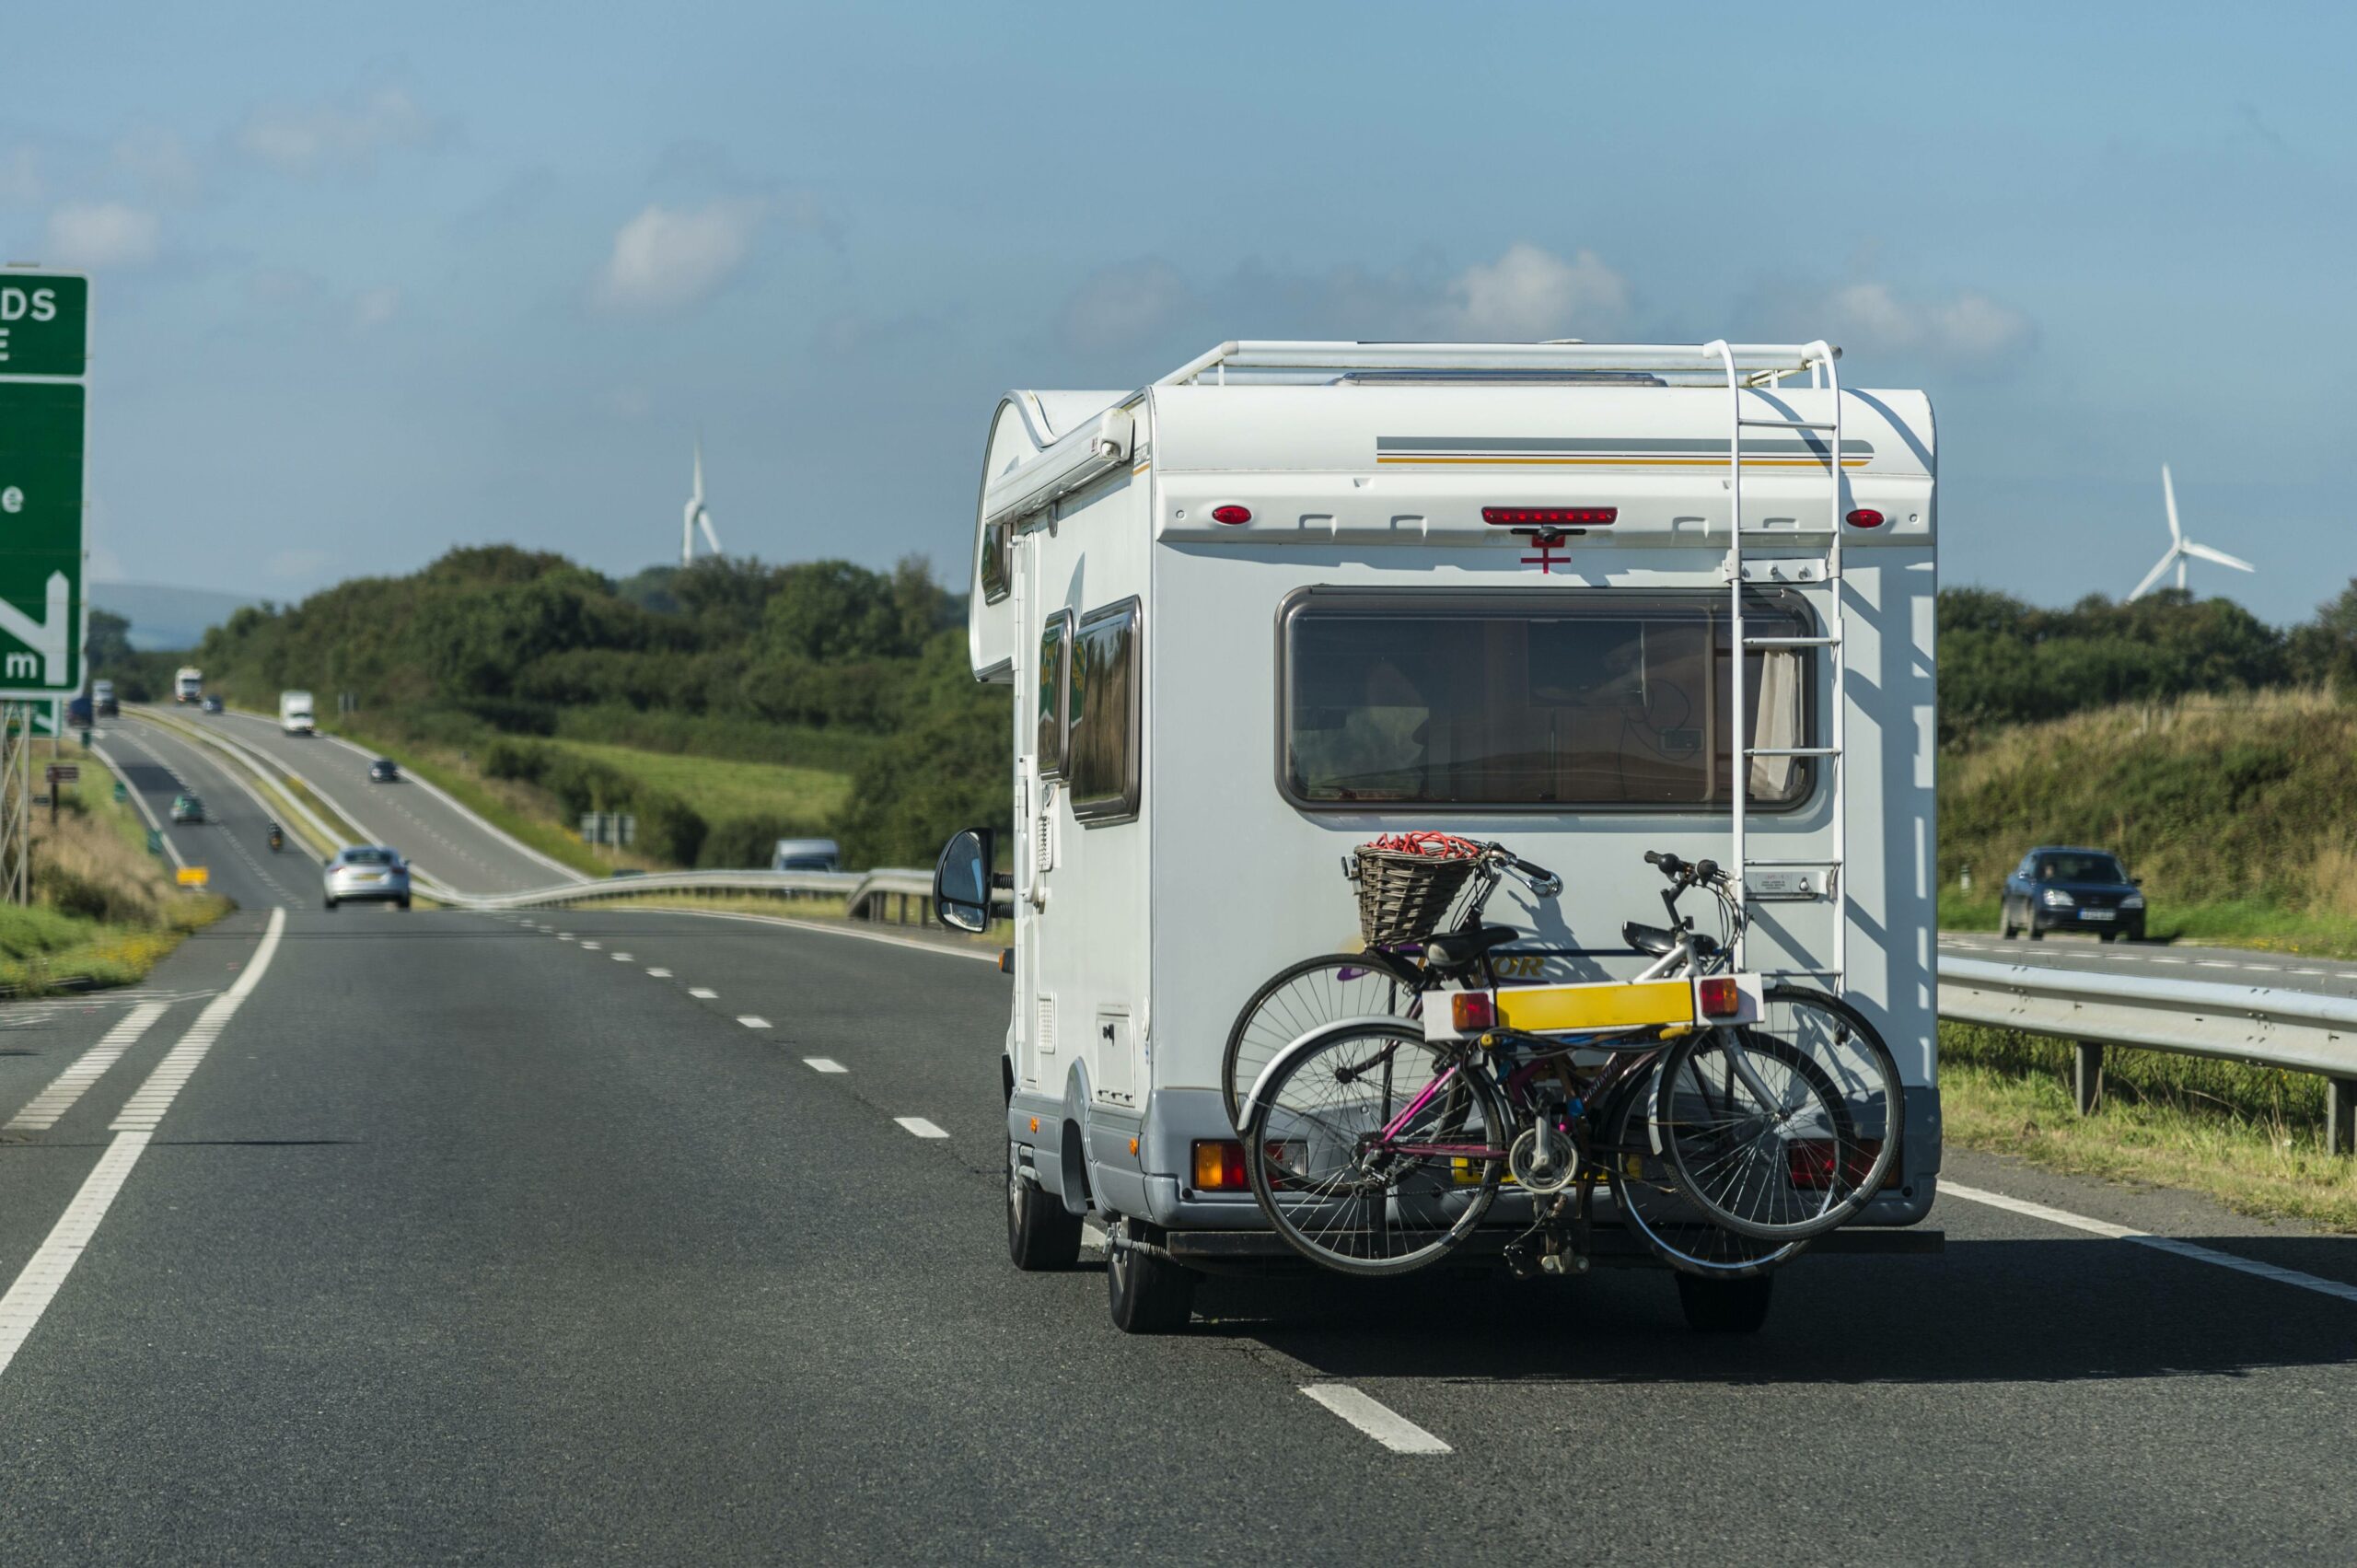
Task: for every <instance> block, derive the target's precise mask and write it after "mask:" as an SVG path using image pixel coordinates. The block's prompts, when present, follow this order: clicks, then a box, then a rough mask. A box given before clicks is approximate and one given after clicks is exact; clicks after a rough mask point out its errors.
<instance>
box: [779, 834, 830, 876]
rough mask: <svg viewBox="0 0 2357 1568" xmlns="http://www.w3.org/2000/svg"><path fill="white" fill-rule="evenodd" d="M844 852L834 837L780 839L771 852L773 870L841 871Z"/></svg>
mask: <svg viewBox="0 0 2357 1568" xmlns="http://www.w3.org/2000/svg"><path fill="white" fill-rule="evenodd" d="M842 867H843V852H842V850H841V849H840V848H838V847H837V846H836V843H835V841H834V840H832V839H780V840H778V841H777V847H776V848H775V849H773V850H772V851H771V852H770V869H771V870H772V871H841V870H842Z"/></svg>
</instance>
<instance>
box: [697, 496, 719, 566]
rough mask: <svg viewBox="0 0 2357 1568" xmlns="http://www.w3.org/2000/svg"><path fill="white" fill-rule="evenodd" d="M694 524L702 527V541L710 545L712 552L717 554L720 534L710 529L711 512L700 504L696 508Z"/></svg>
mask: <svg viewBox="0 0 2357 1568" xmlns="http://www.w3.org/2000/svg"><path fill="white" fill-rule="evenodd" d="M696 526H697V527H698V528H702V529H703V541H704V542H705V543H706V544H708V545H710V546H712V552H713V553H714V555H717V554H719V553H720V536H719V535H718V534H716V533H714V532H713V531H712V514H711V513H709V512H707V511H705V510H704V509H703V508H702V507H701V506H699V507H697V508H696Z"/></svg>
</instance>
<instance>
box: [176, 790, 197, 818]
mask: <svg viewBox="0 0 2357 1568" xmlns="http://www.w3.org/2000/svg"><path fill="white" fill-rule="evenodd" d="M172 820H173V821H175V822H202V821H203V820H204V802H203V801H202V800H199V799H198V798H197V797H196V796H192V795H187V794H181V795H176V796H172Z"/></svg>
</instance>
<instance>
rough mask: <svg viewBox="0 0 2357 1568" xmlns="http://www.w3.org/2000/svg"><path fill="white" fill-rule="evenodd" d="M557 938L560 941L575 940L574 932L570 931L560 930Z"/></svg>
mask: <svg viewBox="0 0 2357 1568" xmlns="http://www.w3.org/2000/svg"><path fill="white" fill-rule="evenodd" d="M556 939H557V940H558V941H560V942H570V941H572V940H573V933H572V932H570V931H560V932H558V933H557V934H556Z"/></svg>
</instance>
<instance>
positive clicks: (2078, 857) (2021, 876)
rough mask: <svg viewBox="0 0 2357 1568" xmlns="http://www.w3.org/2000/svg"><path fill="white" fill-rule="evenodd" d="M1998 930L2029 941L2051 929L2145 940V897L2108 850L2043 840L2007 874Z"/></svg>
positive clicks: (1998, 916) (2000, 932)
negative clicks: (2026, 935) (2020, 936)
mask: <svg viewBox="0 0 2357 1568" xmlns="http://www.w3.org/2000/svg"><path fill="white" fill-rule="evenodd" d="M1997 930H1998V934H1999V935H2003V936H2005V937H2007V938H2012V937H2014V936H2018V935H2021V934H2022V933H2023V932H2025V931H2026V932H2027V933H2029V939H2030V940H2031V941H2033V942H2035V941H2037V940H2038V938H2039V937H2041V936H2044V935H2046V934H2047V933H2048V932H2049V931H2092V932H2094V933H2095V934H2096V935H2097V936H2100V937H2102V938H2103V939H2104V940H2105V941H2107V942H2109V941H2112V940H2114V939H2115V938H2119V937H2125V938H2127V939H2128V940H2129V941H2131V942H2142V940H2143V939H2144V895H2143V892H2142V885H2141V884H2140V883H2139V882H2138V881H2137V879H2136V878H2135V877H2131V876H2130V875H2128V871H2127V868H2126V867H2124V866H2122V865H2120V864H2119V856H2118V855H2115V854H2112V853H2111V852H2110V851H2109V850H2101V849H2073V848H2071V847H2069V846H2067V845H2062V844H2045V845H2041V846H2040V847H2038V848H2037V849H2034V850H2032V851H2030V852H2029V853H2028V854H2026V855H2024V856H2022V863H2021V864H2020V865H2017V866H2015V867H2014V874H2013V875H2012V876H2010V877H2006V878H2005V894H2004V898H2003V901H2002V902H2001V903H2000V904H1999V905H1998V911H1997Z"/></svg>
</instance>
